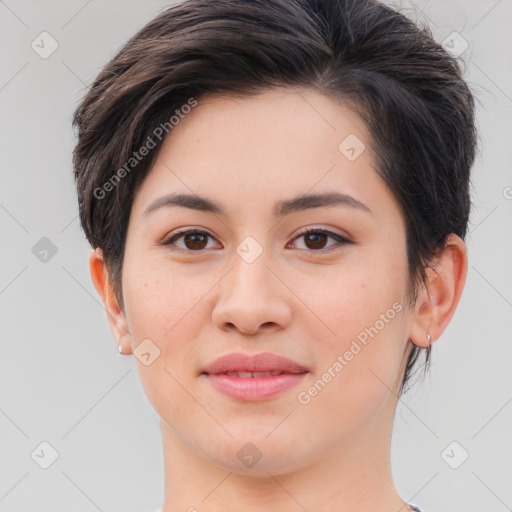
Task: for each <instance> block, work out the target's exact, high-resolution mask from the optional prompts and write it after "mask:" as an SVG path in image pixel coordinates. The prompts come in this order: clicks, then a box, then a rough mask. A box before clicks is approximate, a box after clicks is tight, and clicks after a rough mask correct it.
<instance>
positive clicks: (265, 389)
mask: <svg viewBox="0 0 512 512" xmlns="http://www.w3.org/2000/svg"><path fill="white" fill-rule="evenodd" d="M308 373H309V370H308V369H307V368H306V367H305V366H303V365H301V364H299V363H297V362H296V361H292V360H291V359H287V358H285V357H281V356H278V355H276V354H271V353H268V352H266V353H263V354H257V355H254V356H246V355H245V354H240V353H238V354H228V355H226V356H222V357H219V358H218V359H216V360H215V361H214V362H213V363H211V364H210V365H208V366H207V367H206V368H205V370H204V371H203V373H202V376H203V377H206V379H207V381H208V382H209V383H210V384H211V386H212V387H213V388H214V389H216V390H217V391H220V392H221V393H223V394H224V395H227V396H229V397H231V398H235V399H238V400H243V401H256V400H265V399H269V398H272V397H275V396H277V395H279V394H281V393H283V392H284V391H286V390H287V389H290V388H291V387H293V386H295V385H297V384H298V383H299V382H301V381H302V379H303V378H304V377H305V376H306V375H307V374H308Z"/></svg>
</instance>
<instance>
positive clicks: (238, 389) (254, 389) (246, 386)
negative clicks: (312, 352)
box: [206, 372, 307, 401]
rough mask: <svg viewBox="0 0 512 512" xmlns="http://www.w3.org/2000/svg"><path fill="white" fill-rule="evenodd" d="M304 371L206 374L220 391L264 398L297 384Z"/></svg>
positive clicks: (238, 395) (248, 397) (242, 397)
mask: <svg viewBox="0 0 512 512" xmlns="http://www.w3.org/2000/svg"><path fill="white" fill-rule="evenodd" d="M306 375H307V372H305V373H283V374H281V375H273V376H268V377H249V378H242V377H231V376H229V375H206V377H207V378H208V380H209V382H210V384H211V385H212V386H213V387H214V388H215V389H217V390H219V391H221V392H222V393H224V394H226V395H228V396H231V397H233V398H238V399H240V400H252V401H256V400H264V399H265V398H270V397H273V396H275V395H278V394H279V393H281V392H283V391H285V390H287V389H289V388H291V387H293V386H295V385H297V384H298V383H299V382H301V381H302V379H303V378H304V377H305V376H306Z"/></svg>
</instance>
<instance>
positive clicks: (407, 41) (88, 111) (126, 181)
mask: <svg viewBox="0 0 512 512" xmlns="http://www.w3.org/2000/svg"><path fill="white" fill-rule="evenodd" d="M273 87H292V88H308V89H313V90H316V91H318V92H321V93H323V94H326V95H328V96H329V97H331V98H333V99H334V100H336V101H339V102H342V103H343V104H345V105H346V106H348V107H349V108H351V109H352V110H353V111H354V112H356V113H357V114H358V115H359V116H360V117H361V118H362V119H363V121H364V122H365V123H366V125H367V127H368V129H369V132H370V134H371V137H372V141H370V142H371V144H370V146H371V148H370V149H371V151H372V155H373V156H374V158H375V160H376V164H377V166H378V169H377V171H378V173H379V175H380V176H381V177H382V178H383V179H384V181H385V182H386V184H387V185H388V187H389V188H390V190H391V191H392V193H393V194H394V196H395V198H396V200H397V203H398V204H399V206H400V208H401V211H402V213H403V216H404V219H405V223H406V235H407V256H408V263H409V285H410V289H409V299H410V304H412V305H413V304H414V302H415V300H416V297H417V290H418V287H419V286H420V285H422V284H424V283H425V279H426V273H425V268H426V267H427V266H428V263H429V261H430V259H431V258H432V257H433V256H434V255H435V254H436V253H437V252H438V251H439V250H440V249H442V248H443V247H444V243H445V240H446V237H447V236H448V235H449V234H450V233H455V234H456V235H458V236H459V237H461V238H462V239H464V238H465V235H466V230H467V224H468V220H469V214H470V192H469V178H470V169H471V166H472V164H473V161H474V158H475V152H476V137H477V134H476V128H475V122H474V99H473V96H472V94H471V92H470V90H469V88H468V86H467V84H466V82H465V81H464V80H463V78H462V71H461V69H460V67H459V64H458V61H457V60H456V59H455V58H454V57H452V56H451V55H449V54H448V53H447V52H446V51H445V50H444V49H443V48H442V46H441V45H440V44H438V43H437V42H435V41H434V39H433V37H432V34H431V33H430V31H429V29H428V28H427V27H419V26H418V25H416V24H415V23H414V22H412V21H411V20H409V19H408V18H407V17H405V16H404V15H403V14H400V13H398V12H396V11H395V10H393V9H392V8H390V7H388V6H386V5H384V4H381V3H379V2H378V1H376V0H264V1H263V0H260V1H254V0H215V1H205V0H186V1H184V2H182V3H180V4H177V5H174V6H172V7H170V8H169V9H167V10H165V11H164V12H162V13H161V14H159V15H158V16H157V17H156V18H155V19H153V20H152V21H150V22H149V23H148V24H147V25H146V26H144V27H143V28H142V29H141V30H140V31H139V32H138V33H137V34H136V35H135V36H133V37H132V38H131V39H130V40H129V41H128V42H127V43H126V45H124V47H123V48H122V49H121V50H120V51H119V53H118V54H117V55H116V56H115V57H114V58H113V59H112V60H111V61H110V62H109V63H108V64H107V65H106V66H105V68H104V69H103V70H102V71H101V72H100V74H99V75H98V77H97V78H96V80H95V81H94V83H93V84H92V86H91V87H90V89H89V91H88V92H87V94H86V96H85V98H84V99H83V101H82V102H81V104H80V105H79V106H78V108H77V109H76V111H75V115H74V119H73V124H74V126H75V127H76V128H77V137H78V141H77V145H76V147H75V150H74V153H73V165H74V176H75V179H76V184H77V191H78V201H79V211H80V222H81V225H82V228H83V230H84V232H85V234H86V236H87V239H88V240H89V242H90V243H91V245H92V246H93V247H100V248H101V249H102V250H103V254H104V258H105V262H106V264H107V267H108V270H109V274H110V279H111V283H112V285H113V288H114V292H115V294H116V297H117V299H118V301H119V304H120V306H121V307H122V308H123V298H122V287H121V271H122V265H123V255H124V246H125V239H126V232H127V227H128V220H129V215H130V211H131V206H132V203H133V199H134V196H135V193H136V191H137V189H138V187H139V186H140V185H141V183H142V181H143V179H144V177H145V176H146V175H147V173H148V171H149V169H150V168H151V165H152V163H153V162H154V160H155V158H156V156H157V154H158V150H159V148H160V147H161V143H162V140H164V137H161V138H160V139H158V138H155V137H154V133H155V130H158V127H160V126H162V125H165V123H167V124H169V119H170V118H171V117H172V116H173V114H174V113H175V112H176V111H180V109H181V108H183V105H186V104H191V103H190V102H191V99H193V101H197V100H199V99H200V98H201V97H203V96H205V95H206V94H215V93H216V94H224V95H228V96H233V95H236V96H241V97H243V96H247V95H251V94H257V93H258V92H262V91H263V90H265V89H268V88H273ZM152 134H153V137H152V139H153V141H154V143H155V144H154V145H155V147H154V148H153V149H152V150H151V151H149V152H148V153H147V156H145V157H144V158H141V159H140V161H137V162H136V165H133V166H132V167H130V168H127V167H126V163H127V162H129V161H130V158H133V154H134V153H135V152H137V150H138V149H139V148H141V147H142V146H143V145H144V144H145V143H146V141H147V140H148V137H151V135H152ZM169 136H171V137H172V133H171V134H170V135H169ZM134 164H135V162H134ZM123 166H124V169H125V171H126V172H123V173H122V179H121V180H118V182H116V183H115V184H114V185H115V186H109V187H105V186H104V185H105V184H106V183H107V182H109V180H110V183H111V181H112V176H113V174H114V173H115V172H116V171H117V170H120V169H122V168H123ZM98 191H100V192H98ZM408 350H409V353H408V355H407V365H406V368H405V371H404V378H403V381H402V387H401V389H400V392H401V393H402V392H403V391H404V390H405V389H406V386H405V385H406V383H407V382H408V380H409V377H410V375H411V372H412V369H413V367H414V366H415V363H416V361H417V360H418V357H419V355H420V352H421V351H422V349H420V348H418V347H417V346H415V345H413V344H412V343H409V344H408ZM424 352H425V366H424V368H425V370H426V369H427V367H428V365H429V360H430V347H429V348H427V349H426V350H424Z"/></svg>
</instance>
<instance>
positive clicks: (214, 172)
mask: <svg viewBox="0 0 512 512" xmlns="http://www.w3.org/2000/svg"><path fill="white" fill-rule="evenodd" d="M347 141H348V142H347ZM371 145H372V144H371V140H370V138H369V134H368V130H367V128H366V126H365V124H364V123H363V121H362V120H361V119H360V118H359V116H358V115H357V114H355V113H354V112H353V111H352V110H351V109H349V108H348V107H347V106H345V105H343V104H340V103H337V102H335V101H334V100H333V99H332V98H330V97H327V96H325V95H323V94H321V93H318V92H316V91H311V90H304V89H302V90H298V89H274V90H267V91H264V92H262V93H259V94H257V95H253V96H247V97H229V96H225V95H222V96H221V95H210V96H206V97H204V98H201V99H200V101H198V104H197V106H195V107H194V108H193V109H191V111H190V112H189V113H188V114H186V115H184V116H182V118H181V119H180V121H179V123H177V124H176V125H175V126H174V127H173V129H172V131H171V132H170V133H169V135H168V136H167V137H166V139H165V140H164V143H163V145H162V147H161V149H160V151H159V154H158V158H157V159H156V161H155V163H154V165H153V168H152V169H151V170H150V171H149V174H148V176H147V177H146V179H145V180H144V182H143V184H142V186H141V188H140V190H139V191H138V193H137V195H136V198H135V203H134V209H137V210H138V211H139V212H142V211H143V210H144V209H145V208H146V207H147V206H148V203H149V202H150V201H152V200H154V198H155V197H156V196H157V195H162V194H163V193H164V192H172V191H177V192H181V193H188V194H194V193H196V194H199V195H204V196H209V197H215V198H219V202H221V203H223V202H225V201H223V200H222V199H220V198H226V201H229V202H230V203H231V204H235V203H236V204H237V205H238V209H240V208H242V207H245V208H247V207H249V206H251V205H252V206H254V207H256V206H257V204H260V203H261V204H262V202H267V201H271V202H272V204H274V203H276V202H277V201H278V200H280V199H283V197H291V196H296V195H300V194H306V193H308V192H310V191H314V192H317V191H318V192H320V191H327V190H329V191H330V190H338V191H339V192H343V193H346V194H350V195H352V196H354V197H356V198H358V199H360V200H361V201H362V198H361V190H358V189H361V187H365V188H366V189H368V190H367V192H368V193H369V192H371V190H370V189H371V186H372V183H373V185H375V186H380V187H382V186H383V182H381V180H380V177H379V176H378V175H377V173H376V172H375V169H374V160H373V158H372V156H371ZM347 149H348V150H352V152H349V153H348V154H346V150H347ZM344 152H345V153H344ZM354 152H356V158H352V157H353V156H354ZM381 192H382V190H381ZM248 200H249V201H250V202H249V203H248ZM363 202H364V201H363ZM233 208H234V209H236V205H234V206H233ZM228 213H229V212H228Z"/></svg>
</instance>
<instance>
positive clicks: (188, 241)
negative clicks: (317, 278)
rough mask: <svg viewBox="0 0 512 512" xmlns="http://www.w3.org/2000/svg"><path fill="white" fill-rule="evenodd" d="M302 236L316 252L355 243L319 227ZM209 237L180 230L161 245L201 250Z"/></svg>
mask: <svg viewBox="0 0 512 512" xmlns="http://www.w3.org/2000/svg"><path fill="white" fill-rule="evenodd" d="M302 237H303V238H304V241H305V244H306V247H305V249H306V250H308V249H309V250H313V251H314V252H323V251H326V250H330V248H331V247H332V246H334V245H344V244H352V243H353V242H352V241H350V240H348V239H347V238H345V237H343V236H341V235H338V234H337V233H333V232H332V231H329V230H326V229H319V228H309V229H307V230H305V231H303V232H302V233H299V235H297V236H296V238H295V239H296V240H297V239H299V238H302ZM208 238H211V239H213V237H212V236H211V235H210V234H209V233H207V232H206V231H200V230H196V229H187V230H184V231H179V232H178V233H174V234H173V235H172V236H170V237H169V238H167V239H166V240H164V241H163V242H161V245H164V246H166V247H169V249H170V250H171V251H176V252H200V251H203V250H205V249H207V248H208V247H207V246H208ZM329 238H331V239H333V240H334V241H335V242H336V243H334V244H331V245H329V246H327V247H324V246H325V243H326V242H327V240H328V239H329ZM181 239H183V240H182V242H183V244H184V246H181V247H180V246H178V244H177V242H178V241H179V240H180V241H181ZM300 249H304V248H300Z"/></svg>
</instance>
